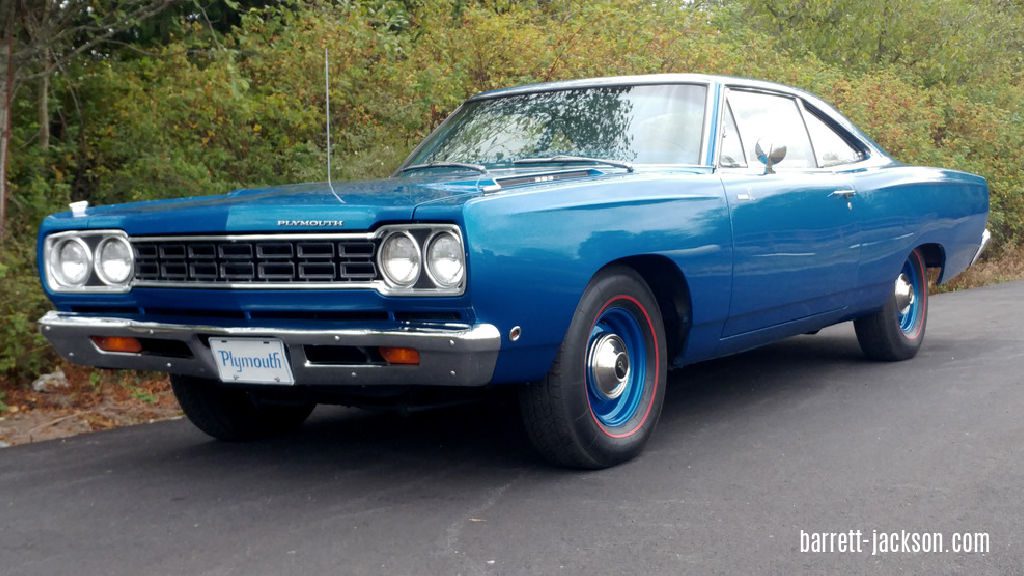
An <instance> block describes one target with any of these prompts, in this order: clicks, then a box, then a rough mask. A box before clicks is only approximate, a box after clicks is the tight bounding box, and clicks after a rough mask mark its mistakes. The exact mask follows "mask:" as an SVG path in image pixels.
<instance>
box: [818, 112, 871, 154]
mask: <svg viewBox="0 0 1024 576" xmlns="http://www.w3.org/2000/svg"><path fill="white" fill-rule="evenodd" d="M804 118H805V119H806V120H807V130H808V131H810V133H811V141H812V142H814V155H815V156H817V160H818V166H821V167H822V168H826V167H828V166H838V165H840V164H849V163H851V162H857V161H858V160H860V159H862V158H863V155H862V154H861V153H860V151H859V150H857V149H856V148H854V147H853V146H850V144H849V143H847V142H846V140H844V139H843V137H842V136H840V135H839V134H837V133H836V132H835V130H833V129H832V128H830V127H829V126H828V124H825V122H824V121H823V120H822V119H821V118H819V117H818V115H817V114H815V113H814V112H812V111H810V110H807V114H805V115H804Z"/></svg>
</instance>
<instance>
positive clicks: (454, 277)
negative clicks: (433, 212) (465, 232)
mask: <svg viewBox="0 0 1024 576" xmlns="http://www.w3.org/2000/svg"><path fill="white" fill-rule="evenodd" d="M465 273H466V263H465V257H464V255H463V251H462V242H461V241H460V240H459V237H458V236H456V235H455V234H454V233H452V232H447V231H446V232H438V233H437V234H435V235H434V237H433V238H431V239H430V242H429V243H428V244H427V275H428V276H429V277H430V279H431V280H433V281H434V284H437V285H438V286H439V287H441V288H454V287H455V286H458V285H459V283H460V282H462V278H463V276H464V275H465Z"/></svg>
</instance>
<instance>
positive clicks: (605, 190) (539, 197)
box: [463, 174, 732, 383]
mask: <svg viewBox="0 0 1024 576" xmlns="http://www.w3.org/2000/svg"><path fill="white" fill-rule="evenodd" d="M463 210H464V215H463V217H464V223H465V228H466V247H467V250H468V252H469V260H470V266H469V270H470V277H469V285H468V292H469V295H470V297H471V299H472V302H473V307H474V310H475V312H476V317H477V319H478V321H480V322H487V323H491V324H494V325H495V326H497V327H498V329H499V331H500V332H501V334H502V347H501V348H502V352H501V355H500V358H499V361H498V366H497V368H496V370H495V376H494V381H495V382H496V383H497V382H520V381H531V380H537V379H540V378H542V377H543V376H544V375H545V374H546V373H547V372H548V370H549V369H550V367H551V364H552V362H553V360H554V357H555V354H556V353H557V351H558V348H559V345H560V344H561V342H562V340H563V339H564V337H565V334H566V331H567V329H568V327H569V323H570V322H571V321H572V317H573V314H574V313H575V310H576V306H577V304H578V302H579V300H580V298H581V297H582V295H583V291H584V290H585V289H586V286H587V284H588V282H589V281H590V279H591V278H592V277H593V276H594V274H596V273H597V272H598V271H599V270H600V269H601V268H603V267H604V266H606V265H607V264H608V263H609V262H612V261H614V260H618V259H621V258H625V257H629V256H636V255H644V254H659V255H663V256H665V257H667V258H669V259H670V260H672V261H673V262H674V263H675V264H676V265H677V266H679V268H680V270H682V271H683V273H684V274H685V276H686V279H687V281H688V283H689V288H690V292H691V298H692V301H693V308H694V309H693V329H692V330H691V334H694V335H699V334H701V333H702V331H703V330H702V329H707V327H708V326H714V325H718V326H720V325H721V322H722V321H724V318H725V315H726V314H727V311H728V306H729V287H730V275H731V273H732V247H731V236H730V235H731V230H730V227H729V218H728V207H727V205H726V201H725V197H724V194H723V191H722V188H721V184H720V183H719V182H717V180H715V181H712V180H711V176H710V175H707V174H682V175H674V176H669V177H665V176H657V177H656V176H653V175H643V174H635V175H630V176H624V177H621V178H613V179H608V180H604V181H602V180H597V181H586V182H579V183H573V184H569V185H565V184H558V185H538V186H529V187H525V188H522V189H517V190H510V191H506V192H501V193H498V194H493V195H489V196H482V197H478V198H475V199H473V200H471V201H469V202H467V203H466V204H465V206H464V208H463ZM514 326H519V327H520V328H521V337H520V338H519V339H518V340H516V341H514V342H513V341H511V340H510V339H509V337H508V333H509V331H510V330H511V329H512V328H513V327H514ZM709 333H714V330H713V329H711V330H710V331H709ZM705 340H706V339H700V338H691V343H690V346H691V347H692V346H697V347H700V346H707V345H712V344H711V343H706V342H705ZM715 342H717V339H715Z"/></svg>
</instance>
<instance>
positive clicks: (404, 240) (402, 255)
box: [380, 232, 420, 287]
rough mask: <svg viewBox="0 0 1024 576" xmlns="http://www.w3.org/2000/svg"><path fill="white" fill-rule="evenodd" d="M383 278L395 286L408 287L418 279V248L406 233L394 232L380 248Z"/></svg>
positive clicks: (410, 235) (414, 240)
mask: <svg viewBox="0 0 1024 576" xmlns="http://www.w3.org/2000/svg"><path fill="white" fill-rule="evenodd" d="M380 267H381V270H382V271H383V272H384V277H385V278H387V280H388V281H389V282H391V283H392V284H394V285H396V286H402V287H409V286H412V285H413V284H415V283H416V280H418V279H419V277H420V247H419V245H418V244H417V243H416V239H414V238H413V237H412V234H409V233H408V232H395V233H393V234H391V235H390V236H388V237H387V239H385V240H384V244H383V245H381V248H380Z"/></svg>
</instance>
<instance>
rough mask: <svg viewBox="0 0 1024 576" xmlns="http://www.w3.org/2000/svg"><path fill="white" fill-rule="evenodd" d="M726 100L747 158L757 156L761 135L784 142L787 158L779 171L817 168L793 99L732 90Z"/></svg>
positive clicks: (766, 138) (809, 141) (774, 140)
mask: <svg viewBox="0 0 1024 576" xmlns="http://www.w3.org/2000/svg"><path fill="white" fill-rule="evenodd" d="M729 103H730V106H731V107H732V111H733V114H734V115H735V117H736V125H737V127H738V128H739V131H740V135H741V136H742V138H743V147H744V149H745V150H746V152H747V158H757V155H756V154H754V147H755V146H756V145H757V141H758V140H759V139H762V138H763V139H765V140H767V141H770V142H773V143H775V144H785V145H786V158H785V160H783V161H782V162H781V163H780V164H779V169H780V170H785V169H791V168H816V167H817V162H816V161H815V159H814V151H813V149H812V148H811V140H810V138H808V136H807V128H806V127H805V126H804V121H803V118H802V117H801V116H800V108H798V107H797V104H796V100H793V99H792V98H787V97H785V96H775V95H772V94H765V93H762V92H746V91H743V90H732V91H730V92H729Z"/></svg>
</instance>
